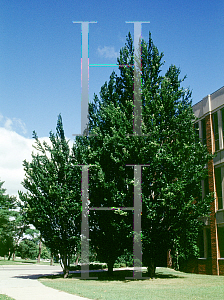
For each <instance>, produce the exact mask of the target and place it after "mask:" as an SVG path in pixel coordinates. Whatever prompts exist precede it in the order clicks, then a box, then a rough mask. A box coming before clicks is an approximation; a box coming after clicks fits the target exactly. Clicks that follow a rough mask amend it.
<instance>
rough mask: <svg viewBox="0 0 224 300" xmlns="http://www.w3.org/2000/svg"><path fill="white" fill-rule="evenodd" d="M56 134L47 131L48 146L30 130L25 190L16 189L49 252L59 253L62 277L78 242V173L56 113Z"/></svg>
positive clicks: (79, 192) (79, 212)
mask: <svg viewBox="0 0 224 300" xmlns="http://www.w3.org/2000/svg"><path fill="white" fill-rule="evenodd" d="M56 131H57V132H56V134H54V133H52V132H50V142H51V145H49V144H47V142H46V141H44V142H43V143H41V141H40V140H39V139H38V137H37V134H36V133H35V132H34V133H33V136H34V139H35V146H34V148H35V149H36V150H37V154H34V153H32V161H31V162H28V161H26V160H25V161H24V163H23V165H24V170H25V179H24V181H23V183H22V184H23V186H24V188H25V189H26V190H27V192H26V193H24V192H20V193H19V195H20V199H21V200H22V202H23V203H24V210H25V213H26V216H27V218H28V220H29V221H30V223H31V224H33V225H34V226H35V227H36V228H37V229H38V230H39V231H40V233H41V236H42V238H43V240H44V243H45V245H46V246H47V247H49V248H50V250H51V252H52V254H55V255H57V254H60V257H61V261H62V267H63V271H64V276H65V277H67V275H68V272H69V264H70V257H71V255H72V254H74V253H75V252H76V249H77V247H78V246H79V243H80V231H81V187H80V182H81V172H80V169H79V168H77V167H76V166H75V164H76V162H74V157H73V156H72V154H71V150H70V147H69V142H68V141H67V140H66V138H65V134H64V129H63V124H62V118H61V116H60V115H59V117H58V122H57V127H56Z"/></svg>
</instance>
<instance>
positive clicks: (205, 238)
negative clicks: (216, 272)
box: [198, 227, 212, 258]
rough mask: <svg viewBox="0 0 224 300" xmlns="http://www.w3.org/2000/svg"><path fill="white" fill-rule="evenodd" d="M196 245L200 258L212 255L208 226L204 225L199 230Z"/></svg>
mask: <svg viewBox="0 0 224 300" xmlns="http://www.w3.org/2000/svg"><path fill="white" fill-rule="evenodd" d="M198 247H199V256H200V258H210V257H211V256H212V252H211V230H210V228H206V227H204V228H203V229H201V230H200V231H199V235H198Z"/></svg>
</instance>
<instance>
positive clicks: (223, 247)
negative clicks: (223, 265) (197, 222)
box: [217, 226, 224, 258]
mask: <svg viewBox="0 0 224 300" xmlns="http://www.w3.org/2000/svg"><path fill="white" fill-rule="evenodd" d="M217 229H218V242H219V253H220V258H224V227H219V226H218V228H217Z"/></svg>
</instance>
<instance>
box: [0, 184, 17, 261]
mask: <svg viewBox="0 0 224 300" xmlns="http://www.w3.org/2000/svg"><path fill="white" fill-rule="evenodd" d="M3 183H4V182H0V255H1V256H5V255H9V257H8V259H10V257H11V255H12V254H13V252H14V249H15V243H14V237H15V226H14V225H15V218H16V216H18V212H16V211H15V208H16V207H17V201H16V197H14V196H9V195H7V194H5V192H6V189H4V188H3V187H2V185H3Z"/></svg>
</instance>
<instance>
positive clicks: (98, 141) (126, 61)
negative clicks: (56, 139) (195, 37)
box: [75, 34, 211, 276]
mask: <svg viewBox="0 0 224 300" xmlns="http://www.w3.org/2000/svg"><path fill="white" fill-rule="evenodd" d="M141 46H142V50H141V51H142V52H141V60H138V64H139V66H140V63H141V68H142V71H141V101H142V123H141V127H142V133H143V134H144V135H142V136H140V135H133V81H134V70H133V68H132V67H130V66H131V65H133V64H134V49H133V42H132V38H131V35H130V34H129V35H128V38H127V43H126V45H125V47H124V48H122V49H121V51H120V57H119V59H118V63H119V65H122V66H120V67H119V69H120V76H118V75H116V74H115V73H112V75H111V77H110V80H109V82H108V83H107V82H106V83H105V84H104V85H103V86H102V88H101V92H100V98H98V97H97V96H95V98H94V101H93V103H91V104H90V106H89V120H90V122H89V132H90V135H89V136H87V137H78V138H77V140H76V148H75V151H76V155H79V156H80V158H81V159H83V163H86V164H94V165H95V166H94V167H92V168H91V169H90V179H91V180H90V202H91V206H104V207H109V206H110V207H111V206H112V207H119V206H133V170H131V168H130V167H127V166H126V165H127V164H147V165H149V166H147V167H145V168H143V170H142V200H143V212H142V243H143V261H144V263H145V264H146V265H147V266H148V271H149V275H150V276H153V275H154V272H155V267H156V265H158V263H159V260H160V258H161V251H160V250H161V249H164V251H166V250H168V249H170V248H171V249H173V251H175V252H177V251H178V253H179V254H180V255H182V256H185V257H187V256H188V255H190V254H192V253H193V254H195V253H196V252H197V247H196V239H197V231H198V229H199V227H200V226H201V224H200V222H199V219H198V218H199V217H200V216H203V215H206V214H208V212H209V204H210V201H211V198H210V197H209V196H207V197H205V198H204V199H202V194H201V180H202V179H203V178H204V177H205V176H206V170H205V169H204V167H205V165H206V163H207V161H208V160H209V158H210V156H209V154H208V152H207V150H206V147H204V146H203V145H202V144H201V143H200V142H195V133H194V130H193V121H194V115H193V111H192V108H191V93H190V91H189V90H188V89H183V88H182V87H181V84H182V81H183V80H181V79H179V75H180V70H179V69H178V68H176V67H175V66H173V65H171V66H170V68H169V69H168V71H167V72H166V73H165V75H164V76H162V75H161V74H160V73H161V69H162V65H163V62H162V58H163V54H159V51H158V49H157V48H156V47H155V45H154V44H153V41H152V39H151V35H149V41H148V43H146V42H145V41H142V44H141ZM124 65H129V67H128V66H124ZM91 134H93V136H91ZM128 134H129V135H128ZM94 135H95V136H94ZM90 217H91V215H90ZM90 220H92V223H91V221H90V224H92V229H93V230H92V231H91V236H92V239H91V241H92V243H93V245H95V249H96V251H97V252H98V254H99V255H100V257H101V258H102V257H104V260H106V261H107V262H108V263H109V265H110V269H111V266H112V265H113V262H114V258H115V257H116V256H118V255H119V254H120V253H121V252H122V251H124V249H125V248H127V249H130V246H132V243H130V239H131V234H132V232H131V230H132V229H131V228H132V218H131V216H129V214H122V213H120V214H119V215H117V214H116V212H112V213H111V212H98V211H95V212H94V213H92V217H91V218H90Z"/></svg>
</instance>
